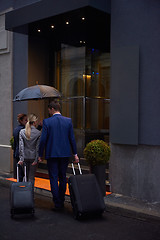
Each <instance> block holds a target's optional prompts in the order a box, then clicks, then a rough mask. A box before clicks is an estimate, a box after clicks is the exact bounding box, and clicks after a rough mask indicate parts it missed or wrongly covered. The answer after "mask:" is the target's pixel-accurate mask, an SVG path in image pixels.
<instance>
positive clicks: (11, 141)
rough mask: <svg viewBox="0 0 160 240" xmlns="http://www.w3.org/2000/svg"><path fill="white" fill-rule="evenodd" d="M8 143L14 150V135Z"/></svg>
mask: <svg viewBox="0 0 160 240" xmlns="http://www.w3.org/2000/svg"><path fill="white" fill-rule="evenodd" d="M10 145H11V147H12V150H14V137H13V136H12V137H11V139H10Z"/></svg>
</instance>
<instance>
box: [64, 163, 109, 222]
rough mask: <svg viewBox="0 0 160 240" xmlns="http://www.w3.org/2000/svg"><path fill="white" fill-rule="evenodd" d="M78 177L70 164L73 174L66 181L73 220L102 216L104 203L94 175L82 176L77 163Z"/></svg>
mask: <svg viewBox="0 0 160 240" xmlns="http://www.w3.org/2000/svg"><path fill="white" fill-rule="evenodd" d="M78 168H79V172H80V174H79V175H76V174H75V169H74V165H73V163H72V169H73V174H74V175H72V176H70V177H69V179H68V184H69V191H70V199H71V204H72V208H73V214H74V217H75V219H80V218H82V217H86V216H97V215H102V213H103V212H104V210H105V203H104V199H103V196H102V193H101V190H100V188H99V185H98V182H97V179H96V176H95V175H94V174H82V172H81V168H80V164H79V163H78Z"/></svg>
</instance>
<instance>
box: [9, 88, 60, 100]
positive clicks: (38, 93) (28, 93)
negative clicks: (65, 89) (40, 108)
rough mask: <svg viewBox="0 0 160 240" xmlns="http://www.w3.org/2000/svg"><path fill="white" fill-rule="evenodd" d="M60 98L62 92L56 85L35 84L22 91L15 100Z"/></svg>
mask: <svg viewBox="0 0 160 240" xmlns="http://www.w3.org/2000/svg"><path fill="white" fill-rule="evenodd" d="M51 97H54V98H60V97H61V93H60V92H59V91H58V90H57V89H56V88H54V87H50V86H47V85H35V86H32V87H28V88H25V89H23V90H22V91H20V92H19V93H18V94H17V95H16V96H15V98H14V99H13V101H26V100H35V99H44V98H51Z"/></svg>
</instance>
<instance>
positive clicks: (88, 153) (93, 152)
mask: <svg viewBox="0 0 160 240" xmlns="http://www.w3.org/2000/svg"><path fill="white" fill-rule="evenodd" d="M83 154H84V158H85V159H86V161H87V162H88V164H89V165H92V166H95V165H103V164H106V163H107V162H108V161H109V157H110V146H109V145H108V144H107V143H106V142H104V141H103V140H98V139H97V140H92V141H91V142H89V143H88V144H87V145H86V147H85V149H84V151H83Z"/></svg>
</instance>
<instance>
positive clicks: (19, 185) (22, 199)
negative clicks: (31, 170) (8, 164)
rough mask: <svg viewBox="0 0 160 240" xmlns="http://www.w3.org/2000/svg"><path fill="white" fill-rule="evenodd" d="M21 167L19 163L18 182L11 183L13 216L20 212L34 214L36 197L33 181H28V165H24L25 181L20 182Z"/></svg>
mask: <svg viewBox="0 0 160 240" xmlns="http://www.w3.org/2000/svg"><path fill="white" fill-rule="evenodd" d="M18 170H19V167H18V164H17V182H15V183H12V185H11V217H13V216H14V214H19V213H31V214H32V215H33V214H34V197H33V187H32V183H31V182H27V178H26V165H24V173H25V176H24V178H25V182H19V171H18Z"/></svg>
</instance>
